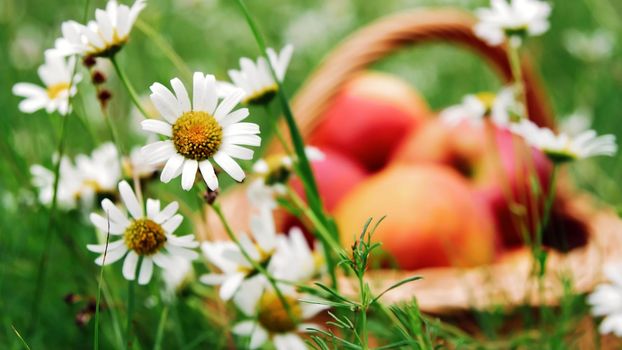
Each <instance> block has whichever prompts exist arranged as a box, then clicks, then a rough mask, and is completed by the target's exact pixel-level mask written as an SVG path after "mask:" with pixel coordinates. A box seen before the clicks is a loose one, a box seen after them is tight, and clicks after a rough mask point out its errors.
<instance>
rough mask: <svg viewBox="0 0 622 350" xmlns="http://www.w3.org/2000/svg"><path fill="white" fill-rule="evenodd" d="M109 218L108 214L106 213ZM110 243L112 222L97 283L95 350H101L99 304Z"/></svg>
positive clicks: (107, 233) (107, 234)
mask: <svg viewBox="0 0 622 350" xmlns="http://www.w3.org/2000/svg"><path fill="white" fill-rule="evenodd" d="M106 216H107V217H108V213H106ZM109 242H110V221H108V232H106V246H105V247H104V257H103V258H102V266H101V269H100V271H99V282H98V283H97V301H96V303H95V335H94V337H93V349H95V350H98V349H99V304H100V300H101V291H102V284H104V267H105V266H106V255H107V254H108V243H109Z"/></svg>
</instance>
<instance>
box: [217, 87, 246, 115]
mask: <svg viewBox="0 0 622 350" xmlns="http://www.w3.org/2000/svg"><path fill="white" fill-rule="evenodd" d="M243 96H244V93H243V92H242V91H240V90H236V91H233V92H232V93H231V94H230V95H229V96H227V97H225V99H224V100H222V102H220V104H219V105H218V107H217V108H216V111H214V118H216V120H217V121H220V120H221V119H222V118H223V117H225V116H226V115H228V114H229V113H230V112H231V110H232V109H233V108H234V107H235V106H236V105H237V104H238V103H240V101H241V100H242V97H243Z"/></svg>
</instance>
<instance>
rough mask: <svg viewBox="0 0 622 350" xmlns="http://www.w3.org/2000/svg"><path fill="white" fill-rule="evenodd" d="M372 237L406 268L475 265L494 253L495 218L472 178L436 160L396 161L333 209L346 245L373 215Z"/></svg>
mask: <svg viewBox="0 0 622 350" xmlns="http://www.w3.org/2000/svg"><path fill="white" fill-rule="evenodd" d="M383 215H386V218H385V220H384V221H383V222H382V223H381V224H380V226H379V227H378V229H377V231H376V232H375V234H374V236H373V240H374V241H376V242H381V243H382V247H383V249H384V250H385V251H387V252H388V253H390V254H391V255H393V256H394V257H395V260H396V262H397V263H398V265H399V266H400V267H401V268H403V269H408V270H411V269H418V268H424V267H434V266H461V267H468V266H476V265H481V264H488V263H491V262H492V261H493V259H494V257H495V253H496V243H495V229H494V222H493V219H492V216H491V214H490V212H489V211H488V208H487V207H486V205H484V204H483V203H481V202H480V201H479V200H478V198H477V196H476V195H475V193H474V192H473V191H472V189H471V187H470V186H469V183H468V182H467V181H466V180H465V179H464V178H463V177H462V176H460V174H458V173H457V172H455V171H453V170H451V169H449V168H448V167H443V166H437V165H395V166H391V167H389V168H387V169H385V170H383V171H381V172H379V173H377V174H375V175H373V176H372V177H370V178H368V179H367V180H365V181H364V182H362V183H361V184H360V185H359V186H358V187H357V188H356V189H354V190H353V191H352V192H350V193H349V194H348V195H347V196H346V197H344V199H343V200H342V202H341V203H340V204H339V206H338V207H337V209H336V211H335V220H336V222H337V225H338V227H339V230H340V234H341V239H342V242H343V243H344V245H345V246H350V245H351V244H352V243H353V239H354V237H355V236H356V237H358V235H359V234H360V232H361V229H362V227H363V224H364V223H365V221H366V220H367V219H368V218H369V217H373V218H375V219H379V218H380V217H381V216H383Z"/></svg>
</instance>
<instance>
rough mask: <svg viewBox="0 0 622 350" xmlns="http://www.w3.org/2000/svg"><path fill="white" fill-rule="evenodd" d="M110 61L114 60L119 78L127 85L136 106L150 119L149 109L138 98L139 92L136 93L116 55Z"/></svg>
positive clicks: (126, 87)
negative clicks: (146, 109)
mask: <svg viewBox="0 0 622 350" xmlns="http://www.w3.org/2000/svg"><path fill="white" fill-rule="evenodd" d="M110 62H112V66H113V67H114V70H115V72H117V76H118V77H119V80H121V82H122V83H123V86H125V89H126V90H127V92H128V94H129V95H130V99H131V100H132V102H133V103H134V105H135V106H136V108H138V110H139V111H140V113H141V114H142V115H143V116H144V117H145V118H147V119H149V114H148V113H147V111H145V108H144V107H143V106H142V104H141V103H140V99H139V98H138V94H137V93H136V90H135V89H134V87H133V86H132V83H131V82H130V80H129V79H128V78H127V75H126V74H125V73H124V72H123V69H121V66H119V62H117V58H116V56H112V57H111V58H110Z"/></svg>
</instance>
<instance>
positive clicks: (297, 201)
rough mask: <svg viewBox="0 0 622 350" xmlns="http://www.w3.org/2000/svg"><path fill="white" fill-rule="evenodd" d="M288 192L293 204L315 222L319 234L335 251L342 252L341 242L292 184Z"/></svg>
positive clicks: (288, 187)
mask: <svg viewBox="0 0 622 350" xmlns="http://www.w3.org/2000/svg"><path fill="white" fill-rule="evenodd" d="M287 194H288V195H289V197H290V199H291V200H292V202H293V204H294V205H295V206H296V207H297V208H298V209H300V210H301V211H302V213H303V215H304V216H306V217H307V219H309V220H310V221H311V223H313V225H314V226H315V228H316V229H317V231H318V233H319V235H320V236H321V237H322V238H323V239H324V240H326V242H328V245H329V246H330V248H331V249H332V250H333V251H334V252H335V253H340V252H342V251H343V249H341V246H340V245H339V243H337V241H335V239H334V238H333V237H332V236H331V234H330V232H329V231H328V229H327V228H326V226H324V225H323V224H322V222H321V221H320V219H319V218H318V217H317V216H316V215H315V213H314V212H313V211H312V210H311V209H310V208H309V207H308V206H307V205H306V204H305V202H304V201H303V200H302V198H300V196H299V195H298V193H296V191H294V190H293V189H292V187H291V186H289V185H288V186H287Z"/></svg>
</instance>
